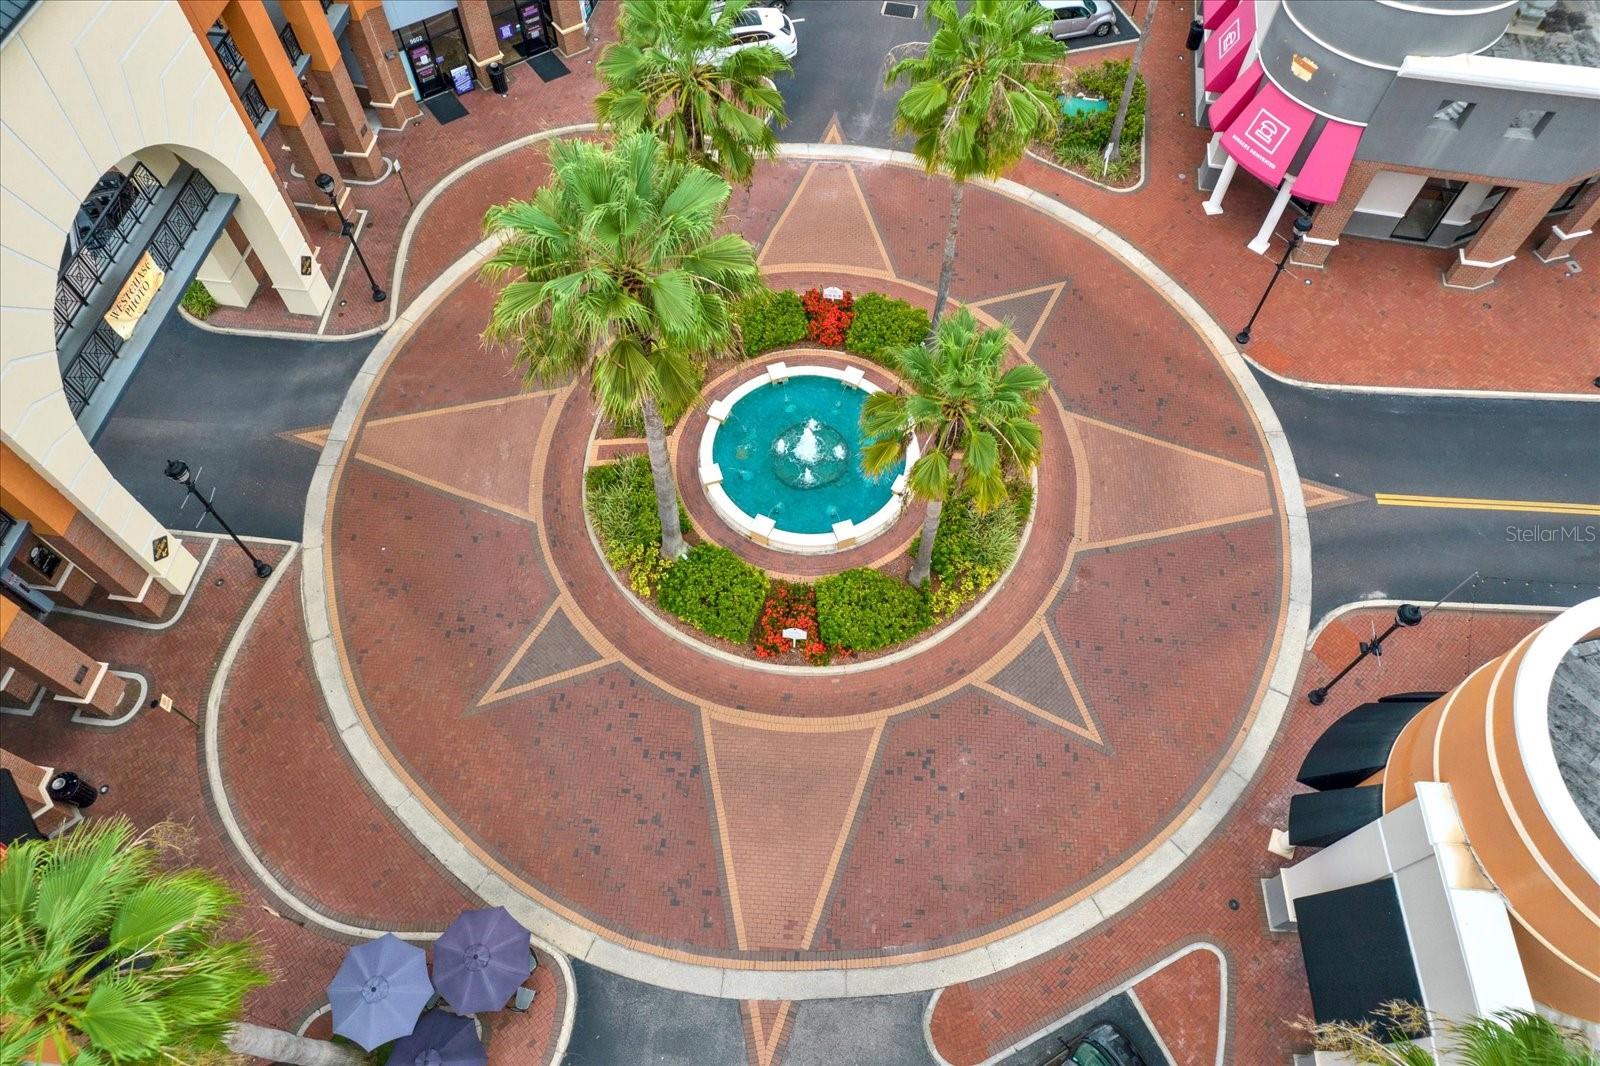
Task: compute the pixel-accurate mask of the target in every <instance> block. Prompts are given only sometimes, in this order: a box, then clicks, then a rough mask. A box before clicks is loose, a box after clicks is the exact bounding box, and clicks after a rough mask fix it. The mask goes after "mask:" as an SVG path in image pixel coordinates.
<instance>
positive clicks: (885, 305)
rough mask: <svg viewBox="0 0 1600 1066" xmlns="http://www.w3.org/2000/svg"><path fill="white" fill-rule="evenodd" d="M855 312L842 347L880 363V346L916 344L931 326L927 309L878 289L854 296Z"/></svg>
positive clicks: (894, 346)
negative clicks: (885, 293)
mask: <svg viewBox="0 0 1600 1066" xmlns="http://www.w3.org/2000/svg"><path fill="white" fill-rule="evenodd" d="M855 312H856V317H855V321H853V322H851V323H850V332H849V333H847V334H845V338H844V348H845V351H847V352H854V353H856V354H857V355H864V356H866V357H867V358H868V359H872V360H874V361H876V362H880V363H881V362H883V361H884V360H883V359H882V353H883V351H884V349H886V348H903V347H905V346H906V345H908V344H919V343H921V342H922V340H923V339H924V338H926V337H927V335H928V330H929V329H931V328H932V326H931V324H930V323H929V320H928V312H926V311H924V310H923V309H922V308H920V307H917V306H915V305H913V304H909V303H907V302H906V301H904V300H896V299H895V298H894V297H892V296H885V295H884V294H883V293H881V292H869V293H866V294H865V295H863V296H861V297H860V298H859V299H857V300H856V302H855ZM886 365H887V364H886Z"/></svg>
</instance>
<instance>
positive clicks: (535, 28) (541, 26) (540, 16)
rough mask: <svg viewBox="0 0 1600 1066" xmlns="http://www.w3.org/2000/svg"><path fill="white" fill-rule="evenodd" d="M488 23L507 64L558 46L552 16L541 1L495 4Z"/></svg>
mask: <svg viewBox="0 0 1600 1066" xmlns="http://www.w3.org/2000/svg"><path fill="white" fill-rule="evenodd" d="M489 20H490V21H491V22H492V23H493V24H494V35H495V40H496V41H497V42H498V43H499V45H500V50H501V52H503V53H504V54H505V56H506V62H515V61H516V59H517V58H522V59H527V58H529V57H530V56H535V55H538V54H539V53H540V52H543V51H546V50H547V49H549V48H551V47H552V46H553V45H554V44H555V34H554V32H553V31H552V29H551V23H550V12H549V10H548V9H547V7H546V5H545V4H544V3H543V2H542V0H494V2H493V3H491V4H490V5H489Z"/></svg>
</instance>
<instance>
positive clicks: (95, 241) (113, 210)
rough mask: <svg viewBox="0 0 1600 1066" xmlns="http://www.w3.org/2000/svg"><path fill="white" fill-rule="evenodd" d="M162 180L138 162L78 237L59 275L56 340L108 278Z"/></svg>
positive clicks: (154, 198)
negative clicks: (107, 275) (109, 200)
mask: <svg viewBox="0 0 1600 1066" xmlns="http://www.w3.org/2000/svg"><path fill="white" fill-rule="evenodd" d="M161 189H162V185H161V182H159V181H157V180H156V176H155V175H154V174H152V173H151V172H150V170H149V168H148V167H146V166H145V165H144V164H143V163H135V164H134V166H133V169H132V170H130V171H129V172H128V175H127V177H126V178H125V179H124V180H123V182H122V184H121V185H120V186H118V188H117V190H116V192H115V193H114V194H113V196H114V199H113V202H112V203H110V204H108V205H105V206H104V208H103V209H102V210H101V213H100V215H99V217H98V218H96V219H95V221H94V223H93V225H91V226H90V227H89V229H88V230H86V231H84V232H82V233H81V234H80V235H79V237H78V248H77V250H76V251H75V252H74V253H73V254H72V257H71V258H70V259H68V260H67V261H66V263H65V264H64V265H63V266H62V268H61V274H60V276H58V277H57V279H56V300H55V326H56V341H57V342H60V340H61V338H62V337H63V336H64V335H65V334H66V332H67V330H69V329H71V328H72V324H73V323H74V322H76V321H77V318H78V315H79V313H80V312H82V310H83V308H84V305H85V304H87V303H88V302H89V299H90V297H91V296H93V295H94V292H95V290H96V289H98V288H99V287H100V285H101V284H102V283H103V282H104V281H105V278H106V272H107V271H109V270H110V269H111V266H112V264H113V263H114V262H116V258H117V254H118V253H119V252H121V251H122V249H123V248H124V247H125V246H126V245H127V243H128V240H129V238H131V237H132V236H133V232H134V230H135V229H137V228H138V226H139V220H140V219H142V218H143V217H144V215H145V212H146V211H148V210H149V209H150V205H151V204H153V203H155V201H156V197H157V196H159V195H160V194H161Z"/></svg>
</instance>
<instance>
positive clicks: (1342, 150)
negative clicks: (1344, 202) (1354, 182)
mask: <svg viewBox="0 0 1600 1066" xmlns="http://www.w3.org/2000/svg"><path fill="white" fill-rule="evenodd" d="M1361 132H1362V127H1360V126H1352V125H1350V123H1348V122H1336V121H1334V120H1333V119H1329V120H1328V123H1327V125H1325V126H1323V127H1322V132H1321V133H1319V134H1317V143H1316V144H1313V145H1312V146H1311V154H1310V155H1308V156H1306V162H1305V165H1304V166H1302V167H1301V168H1300V176H1299V177H1298V178H1296V179H1295V183H1294V194H1295V195H1296V196H1298V197H1300V198H1301V199H1302V200H1310V201H1312V202H1313V203H1318V204H1331V203H1333V202H1334V201H1336V200H1338V199H1339V190H1340V189H1341V188H1343V187H1344V176H1345V175H1346V174H1348V173H1350V163H1351V161H1352V160H1354V159H1355V157H1356V144H1357V143H1359V142H1360V140H1361Z"/></svg>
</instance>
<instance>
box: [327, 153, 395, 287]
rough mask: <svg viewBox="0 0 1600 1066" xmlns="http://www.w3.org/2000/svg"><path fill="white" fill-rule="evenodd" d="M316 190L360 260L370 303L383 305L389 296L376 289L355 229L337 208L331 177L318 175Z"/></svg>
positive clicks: (376, 283) (376, 280)
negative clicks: (321, 195)
mask: <svg viewBox="0 0 1600 1066" xmlns="http://www.w3.org/2000/svg"><path fill="white" fill-rule="evenodd" d="M317 188H319V189H321V190H322V192H323V194H324V195H325V196H327V198H328V203H330V204H332V205H333V210H334V212H335V213H336V214H338V216H339V233H340V235H341V236H344V237H348V238H349V240H350V247H352V248H354V249H355V250H356V258H357V259H359V260H361V269H362V270H364V271H366V273H367V283H368V284H369V285H371V286H372V302H373V303H375V304H381V303H383V301H385V300H387V299H388V298H389V294H388V293H386V292H384V291H383V290H382V289H380V288H378V279H377V278H375V277H373V276H372V268H371V267H369V266H367V257H366V256H364V255H362V254H361V245H360V243H359V242H357V241H356V228H355V226H354V225H352V224H351V222H350V220H349V219H348V218H345V217H344V209H343V208H342V207H340V206H339V198H338V197H337V196H335V195H334V192H333V175H332V174H318V175H317Z"/></svg>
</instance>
